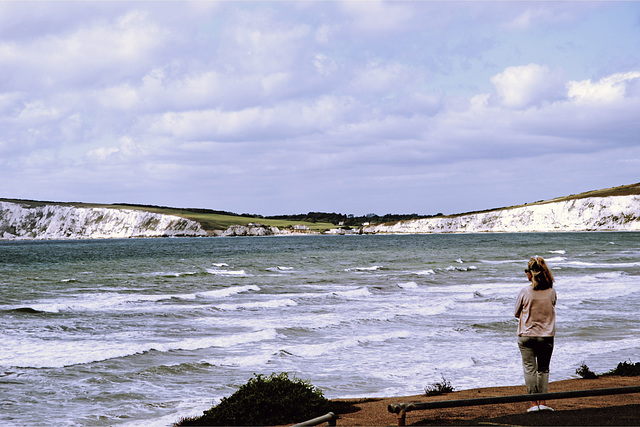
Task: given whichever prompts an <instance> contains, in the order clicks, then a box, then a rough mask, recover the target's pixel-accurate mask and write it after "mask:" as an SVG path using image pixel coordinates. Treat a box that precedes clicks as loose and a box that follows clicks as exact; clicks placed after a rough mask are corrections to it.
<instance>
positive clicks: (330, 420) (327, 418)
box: [292, 412, 340, 427]
mask: <svg viewBox="0 0 640 427" xmlns="http://www.w3.org/2000/svg"><path fill="white" fill-rule="evenodd" d="M338 418H340V417H339V416H338V415H336V414H334V413H333V412H329V413H327V414H325V415H322V416H320V417H317V418H314V419H312V420H308V421H303V422H301V423H300V424H296V425H294V426H292V427H301V426H317V425H318V424H322V423H325V422H326V423H327V425H328V426H335V425H336V420H337V419H338Z"/></svg>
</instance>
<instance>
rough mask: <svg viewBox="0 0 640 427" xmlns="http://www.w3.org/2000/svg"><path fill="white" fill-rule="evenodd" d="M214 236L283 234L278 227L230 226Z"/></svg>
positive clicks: (260, 225)
mask: <svg viewBox="0 0 640 427" xmlns="http://www.w3.org/2000/svg"><path fill="white" fill-rule="evenodd" d="M214 234H215V235H216V236H273V235H276V234H284V233H282V232H281V231H280V229H279V228H278V227H269V226H267V225H262V224H248V225H232V226H230V227H229V228H227V229H226V230H225V231H219V232H217V231H216V232H214Z"/></svg>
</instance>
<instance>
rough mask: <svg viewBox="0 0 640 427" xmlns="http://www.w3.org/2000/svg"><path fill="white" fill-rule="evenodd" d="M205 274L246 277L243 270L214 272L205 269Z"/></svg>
mask: <svg viewBox="0 0 640 427" xmlns="http://www.w3.org/2000/svg"><path fill="white" fill-rule="evenodd" d="M207 273H209V274H213V275H216V276H247V273H246V272H245V271H244V270H216V269H213V268H207Z"/></svg>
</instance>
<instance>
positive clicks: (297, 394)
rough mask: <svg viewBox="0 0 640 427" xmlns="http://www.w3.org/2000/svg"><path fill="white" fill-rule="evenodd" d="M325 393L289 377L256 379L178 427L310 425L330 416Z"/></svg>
mask: <svg viewBox="0 0 640 427" xmlns="http://www.w3.org/2000/svg"><path fill="white" fill-rule="evenodd" d="M330 410H331V409H330V402H329V400H327V399H326V398H325V397H324V396H323V394H322V392H321V391H320V390H318V389H317V388H315V387H313V386H312V385H311V384H309V382H308V381H302V380H300V379H297V378H295V377H294V379H293V380H291V379H289V376H288V374H286V373H281V374H275V373H274V374H271V375H270V376H268V377H265V376H263V375H255V374H254V377H253V378H251V379H250V380H249V381H248V382H247V383H246V384H245V385H243V386H241V387H240V388H239V389H238V391H236V392H235V393H234V394H232V395H231V396H230V397H228V398H227V397H225V398H223V399H222V401H221V402H220V404H218V405H217V406H214V407H213V408H211V409H209V410H208V411H205V412H204V415H203V416H202V417H199V418H189V419H184V420H182V421H180V422H179V423H177V424H176V426H196V425H214V426H264V425H282V424H291V423H298V422H302V421H306V420H309V419H312V418H315V417H318V416H321V415H324V414H326V413H327V412H329V411H330Z"/></svg>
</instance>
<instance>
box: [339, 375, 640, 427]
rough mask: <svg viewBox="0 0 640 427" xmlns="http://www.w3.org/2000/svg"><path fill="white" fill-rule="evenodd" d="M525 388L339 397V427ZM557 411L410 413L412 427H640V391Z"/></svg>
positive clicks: (597, 384)
mask: <svg viewBox="0 0 640 427" xmlns="http://www.w3.org/2000/svg"><path fill="white" fill-rule="evenodd" d="M639 385H640V377H615V376H610V377H609V376H607V377H601V378H598V379H594V380H585V379H573V380H566V381H557V382H553V383H551V384H550V385H549V392H558V391H570V390H586V389H595V388H610V387H630V386H639ZM525 393H526V391H525V388H524V386H513V387H488V388H480V389H471V390H462V391H457V392H454V393H450V394H447V395H443V396H433V397H426V396H425V395H418V396H406V397H393V398H370V399H336V400H334V402H336V403H337V408H336V411H335V412H336V413H338V414H339V415H340V419H339V420H338V421H337V425H338V426H392V425H397V417H396V415H395V414H392V413H390V412H389V411H388V409H387V406H388V405H389V404H391V403H405V402H428V401H438V400H453V399H473V398H479V397H493V396H509V395H515V394H525ZM547 405H548V406H551V407H553V408H554V409H555V410H556V412H545V413H537V414H536V413H533V414H531V413H527V412H526V409H527V408H528V407H529V405H528V403H526V402H521V403H506V404H500V405H485V406H470V407H464V408H446V409H432V410H428V411H412V412H409V413H407V418H406V425H477V424H482V423H489V424H493V425H496V424H498V425H640V393H635V394H621V395H614V396H596V397H585V398H575V399H562V400H555V401H548V402H547Z"/></svg>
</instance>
